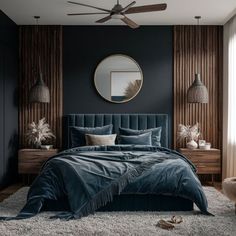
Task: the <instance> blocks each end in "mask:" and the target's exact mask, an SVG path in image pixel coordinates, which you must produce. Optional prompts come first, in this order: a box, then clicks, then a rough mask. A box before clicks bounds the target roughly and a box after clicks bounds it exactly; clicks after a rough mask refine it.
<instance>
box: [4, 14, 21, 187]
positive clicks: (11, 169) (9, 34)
mask: <svg viewBox="0 0 236 236" xmlns="http://www.w3.org/2000/svg"><path fill="white" fill-rule="evenodd" d="M18 50H19V49H18V27H17V25H16V24H15V23H14V22H13V21H11V20H10V19H9V18H8V17H7V16H6V15H5V14H4V13H3V12H2V11H1V10H0V188H3V187H4V186H7V185H8V184H9V183H11V182H13V181H14V180H15V179H16V174H17V149H18V138H17V134H18V104H17V99H18V97H17V81H18Z"/></svg>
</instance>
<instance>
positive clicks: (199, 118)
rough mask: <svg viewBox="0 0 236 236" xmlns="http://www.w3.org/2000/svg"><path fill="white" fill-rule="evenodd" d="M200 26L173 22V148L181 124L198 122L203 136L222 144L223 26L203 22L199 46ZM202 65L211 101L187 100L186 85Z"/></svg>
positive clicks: (216, 143)
mask: <svg viewBox="0 0 236 236" xmlns="http://www.w3.org/2000/svg"><path fill="white" fill-rule="evenodd" d="M196 33H198V30H197V26H174V121H173V122H174V125H173V127H174V142H173V143H174V148H179V147H184V146H185V144H184V143H177V129H178V124H185V125H187V124H188V125H193V124H195V123H196V122H199V124H200V129H201V132H202V138H203V139H205V140H207V141H208V142H210V143H211V144H212V147H214V148H221V145H222V80H223V76H222V67H223V63H222V48H223V46H222V45H223V28H222V27H221V26H200V44H199V45H200V46H198V45H196V44H197V40H196ZM197 63H199V65H200V73H201V79H202V81H203V83H204V84H205V85H206V87H207V88H208V92H209V103H208V104H188V103H187V100H186V97H187V96H186V95H187V89H188V88H189V86H190V85H191V83H192V82H193V80H194V74H195V73H196V72H197V71H196V70H197Z"/></svg>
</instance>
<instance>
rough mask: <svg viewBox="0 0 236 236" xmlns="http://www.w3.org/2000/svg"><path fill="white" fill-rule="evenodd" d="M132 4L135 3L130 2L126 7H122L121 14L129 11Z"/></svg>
mask: <svg viewBox="0 0 236 236" xmlns="http://www.w3.org/2000/svg"><path fill="white" fill-rule="evenodd" d="M134 4H136V2H135V1H133V2H131V3H130V4H129V5H127V6H126V7H124V8H123V9H122V12H125V11H127V10H129V9H130V8H131V7H132V6H133V5H134Z"/></svg>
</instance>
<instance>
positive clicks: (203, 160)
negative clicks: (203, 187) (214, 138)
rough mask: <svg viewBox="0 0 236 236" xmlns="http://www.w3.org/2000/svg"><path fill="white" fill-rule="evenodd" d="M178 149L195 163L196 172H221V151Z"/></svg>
mask: <svg viewBox="0 0 236 236" xmlns="http://www.w3.org/2000/svg"><path fill="white" fill-rule="evenodd" d="M179 151H180V153H181V154H183V155H184V156H185V157H186V158H188V159H189V160H190V161H191V162H192V163H193V164H194V165H195V167H196V169H197V173H198V174H221V153H220V150H219V149H210V150H200V149H194V150H191V149H186V148H180V150H179Z"/></svg>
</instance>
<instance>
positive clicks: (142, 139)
mask: <svg viewBox="0 0 236 236" xmlns="http://www.w3.org/2000/svg"><path fill="white" fill-rule="evenodd" d="M119 143H120V144H136V145H152V133H151V132H148V133H145V134H139V135H129V136H127V135H120V137H119Z"/></svg>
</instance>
